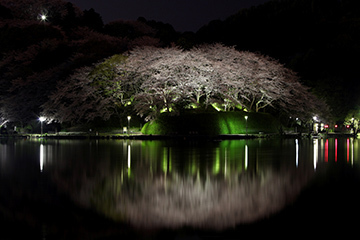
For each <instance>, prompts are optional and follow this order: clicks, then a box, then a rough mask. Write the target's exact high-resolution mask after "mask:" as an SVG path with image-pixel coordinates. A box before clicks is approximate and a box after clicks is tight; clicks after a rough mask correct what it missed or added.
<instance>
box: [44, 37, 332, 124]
mask: <svg viewBox="0 0 360 240" xmlns="http://www.w3.org/2000/svg"><path fill="white" fill-rule="evenodd" d="M119 59H120V61H114V58H110V59H107V60H106V61H104V62H103V63H100V64H98V65H96V66H95V67H94V68H93V69H89V68H84V69H83V70H81V71H79V72H78V73H77V74H76V75H74V76H73V77H72V78H73V79H72V80H71V81H69V82H68V84H67V87H66V88H64V87H62V88H61V90H60V91H58V92H55V93H54V94H53V95H52V96H51V97H50V102H49V103H48V104H47V105H46V108H45V110H46V109H48V107H49V106H50V108H52V111H51V113H55V115H58V116H67V115H69V113H68V112H69V111H71V109H70V107H71V106H72V105H73V103H74V102H76V103H77V105H78V106H79V107H80V108H83V109H80V110H77V112H82V113H83V114H86V113H89V112H93V110H91V107H92V106H94V104H96V106H101V107H99V108H100V109H99V108H98V107H96V108H97V110H99V112H97V113H96V115H98V116H100V117H103V118H108V117H109V116H110V115H111V113H113V112H114V111H115V108H114V107H115V106H117V107H124V106H129V105H131V106H132V107H133V108H134V109H135V110H136V112H137V113H138V114H139V115H141V116H145V118H147V119H148V120H151V119H153V118H156V117H157V116H158V115H159V114H160V113H162V112H169V113H172V114H179V113H180V112H181V111H183V110H184V109H192V108H204V109H207V108H209V106H212V107H214V108H216V109H218V110H222V111H228V110H232V109H235V108H238V109H246V110H248V111H255V112H258V111H260V110H262V109H267V108H273V109H275V110H276V111H279V112H284V113H286V114H289V115H295V116H297V117H299V118H307V117H308V116H312V115H313V113H314V112H316V113H319V112H321V110H323V109H326V105H325V104H324V103H323V102H321V101H320V100H319V99H317V98H316V97H315V96H314V95H313V94H311V93H310V92H309V90H308V89H307V88H306V87H304V86H303V85H301V83H300V82H299V79H298V77H297V75H296V74H295V73H294V72H293V71H291V70H289V69H287V68H285V67H284V66H283V65H282V64H280V63H279V62H278V61H276V60H274V59H272V58H270V57H266V56H263V55H260V54H255V53H251V52H240V51H237V50H236V49H235V48H233V47H226V46H223V45H221V44H213V45H203V46H200V47H196V48H193V49H191V50H189V51H184V50H182V49H180V48H177V47H171V48H156V47H139V48H135V49H134V50H133V51H131V52H130V54H129V55H128V56H127V58H126V59H125V58H119ZM105 65H106V66H107V68H106V71H105V70H104V69H103V70H101V71H95V70H96V69H99V68H101V66H105ZM94 71H95V72H96V74H95V75H96V76H95V77H94ZM74 79H77V80H76V81H73V80H74ZM81 79H83V80H81ZM74 84H75V85H74ZM72 85H73V86H72ZM79 85H81V87H80V86H79ZM79 87H80V88H79ZM66 89H68V90H66ZM74 89H77V92H79V91H82V93H81V94H80V97H77V96H76V94H75V95H74V96H72V98H71V99H69V98H68V95H69V94H70V93H71V94H72V93H74ZM94 94H95V95H94ZM87 96H92V97H90V98H89V97H87ZM64 97H67V101H66V102H67V103H68V104H67V106H64V105H62V106H61V107H59V104H61V102H62V98H64ZM69 100H70V102H69ZM82 101H84V102H82ZM59 109H63V110H61V111H65V114H64V113H61V112H59ZM77 118H78V119H79V118H85V115H84V116H77ZM87 118H89V116H87ZM62 120H66V119H64V118H63V119H62Z"/></svg>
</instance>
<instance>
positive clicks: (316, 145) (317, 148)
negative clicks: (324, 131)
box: [314, 139, 319, 170]
mask: <svg viewBox="0 0 360 240" xmlns="http://www.w3.org/2000/svg"><path fill="white" fill-rule="evenodd" d="M318 151H319V141H318V139H314V169H315V170H316V165H317V162H318V154H319V153H318Z"/></svg>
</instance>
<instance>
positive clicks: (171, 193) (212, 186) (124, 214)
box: [53, 160, 311, 229]
mask: <svg viewBox="0 0 360 240" xmlns="http://www.w3.org/2000/svg"><path fill="white" fill-rule="evenodd" d="M163 164H164V163H159V162H150V161H147V160H145V161H144V160H141V161H138V162H137V163H136V164H135V163H134V166H133V165H131V167H130V169H129V168H128V167H127V165H126V164H125V163H124V164H122V165H121V164H120V165H116V166H115V167H114V166H113V163H111V162H110V161H99V162H97V163H96V166H93V167H91V169H87V168H89V167H88V165H84V166H81V164H79V165H77V166H73V167H72V175H71V176H66V177H64V175H63V173H64V172H67V171H66V166H65V168H63V169H58V170H57V171H55V172H54V174H53V176H54V180H55V182H56V183H57V184H58V185H59V188H60V189H62V190H63V191H65V192H68V193H70V195H71V196H72V198H73V199H74V201H76V202H78V203H79V204H81V205H83V206H86V207H91V208H94V209H96V210H97V211H99V212H100V213H102V214H104V215H106V216H108V217H110V218H113V219H115V220H122V221H127V222H130V223H131V224H133V225H134V226H138V227H181V226H183V225H190V226H194V227H204V228H210V227H211V228H217V229H223V228H226V227H231V226H234V225H236V224H238V223H244V222H251V221H254V220H256V219H260V218H263V217H266V216H268V215H270V214H272V213H275V212H277V211H279V210H280V209H282V208H283V207H285V206H286V204H287V203H289V202H291V201H292V200H294V199H295V197H296V196H297V195H298V194H299V192H300V190H301V189H302V187H303V186H304V185H305V184H306V183H307V180H308V179H309V177H310V175H311V173H309V172H307V171H306V170H305V169H301V168H300V169H298V168H295V166H293V167H292V168H290V169H289V168H288V167H280V168H279V169H273V168H272V167H269V166H263V167H261V166H260V167H259V166H257V167H256V168H251V167H249V169H247V170H246V171H242V172H241V171H240V172H239V171H228V172H227V173H226V174H224V173H216V172H214V171H213V169H212V166H211V167H210V165H209V167H208V168H207V169H204V170H202V173H199V171H200V170H198V171H195V172H194V173H189V172H187V173H181V171H178V170H179V169H175V167H174V166H173V167H172V170H171V171H170V170H169V168H168V166H169V165H170V164H169V163H166V162H165V165H166V164H167V165H168V166H165V167H164V166H163ZM185 168H187V167H185ZM95 169H96V170H95Z"/></svg>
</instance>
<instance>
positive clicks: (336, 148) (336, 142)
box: [335, 138, 338, 162]
mask: <svg viewBox="0 0 360 240" xmlns="http://www.w3.org/2000/svg"><path fill="white" fill-rule="evenodd" d="M337 150H338V140H337V138H336V139H335V162H337V152H338V151H337Z"/></svg>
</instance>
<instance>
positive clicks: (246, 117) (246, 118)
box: [244, 116, 249, 135]
mask: <svg viewBox="0 0 360 240" xmlns="http://www.w3.org/2000/svg"><path fill="white" fill-rule="evenodd" d="M244 118H245V121H246V125H245V126H246V127H245V129H246V135H247V128H248V125H247V120H248V118H249V117H248V116H245V117H244Z"/></svg>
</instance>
